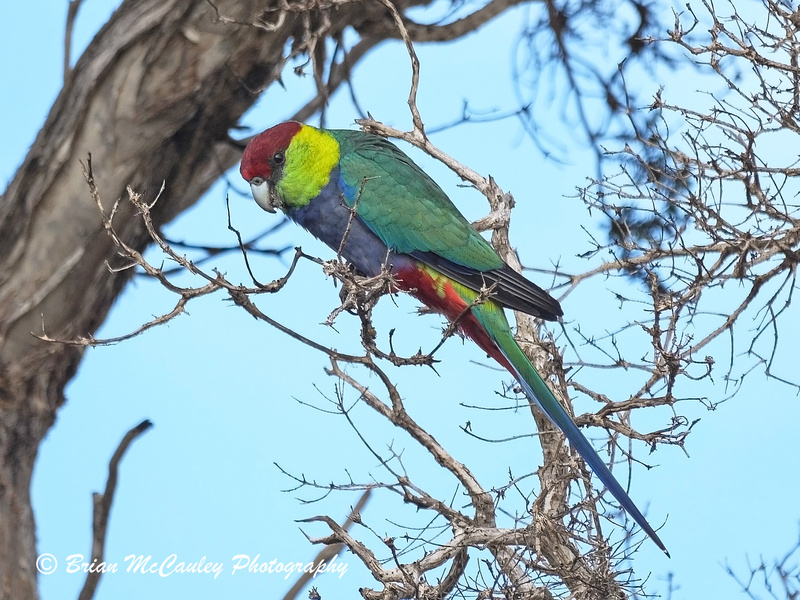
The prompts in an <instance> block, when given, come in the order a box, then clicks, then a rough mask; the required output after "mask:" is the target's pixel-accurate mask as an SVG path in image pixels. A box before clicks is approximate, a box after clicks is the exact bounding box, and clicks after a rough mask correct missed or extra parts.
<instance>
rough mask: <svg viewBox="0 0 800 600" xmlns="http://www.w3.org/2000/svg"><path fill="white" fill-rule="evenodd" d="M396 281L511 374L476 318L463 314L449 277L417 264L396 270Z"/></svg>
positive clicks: (402, 288) (464, 306)
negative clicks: (455, 321) (443, 317)
mask: <svg viewBox="0 0 800 600" xmlns="http://www.w3.org/2000/svg"><path fill="white" fill-rule="evenodd" d="M395 278H396V279H397V283H398V286H399V287H400V289H401V290H403V291H405V292H408V293H410V294H411V295H412V296H414V297H415V298H417V299H418V300H419V301H420V302H422V303H423V304H424V305H425V306H427V307H428V308H430V309H431V310H434V311H436V312H438V313H441V314H442V315H444V316H445V317H446V318H447V320H448V321H451V322H452V321H454V320H456V319H458V328H459V330H460V331H461V332H462V333H463V334H465V335H466V336H468V337H469V338H471V339H472V340H473V341H474V342H475V343H476V344H477V345H478V346H480V348H481V349H482V350H483V351H484V352H486V353H487V354H488V355H489V356H491V357H492V358H494V359H495V360H496V361H497V362H499V363H500V364H501V365H503V366H504V367H505V368H506V369H508V370H509V371H512V369H511V365H510V364H509V363H508V360H507V359H506V357H505V356H504V355H503V354H502V353H501V352H500V349H499V348H498V347H497V344H495V343H494V341H493V340H492V339H491V338H490V337H489V335H488V334H487V333H486V330H485V329H484V328H483V326H482V325H481V324H480V323H479V322H478V319H476V318H475V315H473V314H472V312H465V311H466V309H467V306H468V304H467V302H466V301H465V300H464V298H462V297H461V296H460V295H459V294H458V292H457V291H456V290H455V289H454V288H453V285H452V281H451V280H450V278H449V277H447V276H446V275H443V274H441V273H439V272H438V271H435V270H434V269H431V268H430V267H427V266H425V265H422V264H420V263H417V265H416V267H413V268H405V269H401V270H398V271H397V272H396V273H395ZM512 372H513V371H512Z"/></svg>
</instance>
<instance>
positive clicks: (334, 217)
mask: <svg viewBox="0 0 800 600" xmlns="http://www.w3.org/2000/svg"><path fill="white" fill-rule="evenodd" d="M341 185H342V182H341V179H340V177H339V169H338V168H337V169H334V170H333V172H332V173H331V178H330V181H329V182H328V184H327V185H326V186H325V187H324V188H322V191H321V192H320V194H319V196H317V197H316V198H314V199H313V200H311V202H309V203H308V204H306V205H305V206H302V207H300V208H291V209H290V210H289V211H287V214H288V216H289V218H291V219H292V220H294V221H295V222H296V223H298V224H299V225H301V226H302V227H303V228H305V229H306V230H308V232H309V233H311V235H313V236H314V237H316V238H317V239H318V240H320V241H322V242H324V243H325V244H326V245H327V246H328V247H330V248H331V249H332V250H333V251H334V252H338V251H339V248H340V246H341V243H342V238H343V237H344V236H345V232H347V238H346V240H345V244H344V247H343V249H342V253H341V255H342V256H343V257H344V259H345V260H347V261H348V262H350V263H352V264H353V266H355V267H356V269H358V270H359V271H361V272H362V273H363V274H364V275H367V276H369V277H372V276H375V275H377V274H378V273H380V271H381V267H382V266H383V265H384V264H386V265H393V266H394V267H395V268H397V267H399V266H401V265H400V264H398V263H405V262H406V261H408V260H410V257H407V256H398V255H396V254H395V253H394V252H390V251H389V248H388V247H387V246H386V244H384V243H383V242H382V241H381V239H380V238H379V237H378V236H377V235H375V234H374V233H373V232H372V231H371V230H370V229H369V228H368V227H367V226H366V225H365V224H364V222H363V221H362V220H361V219H360V218H359V217H357V216H354V215H353V213H352V211H351V209H350V208H349V207H348V206H347V205H346V204H345V201H344V196H343V191H344V190H342V188H341ZM348 224H349V229H348Z"/></svg>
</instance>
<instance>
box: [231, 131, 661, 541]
mask: <svg viewBox="0 0 800 600" xmlns="http://www.w3.org/2000/svg"><path fill="white" fill-rule="evenodd" d="M240 173H241V175H242V177H243V178H244V179H245V181H247V182H248V183H249V184H250V190H251V192H252V195H253V199H254V200H255V202H256V203H257V204H258V206H260V207H261V208H262V209H264V210H265V211H267V212H270V213H274V212H275V211H276V209H280V210H281V211H282V212H283V213H285V214H286V216H287V217H289V219H291V220H293V221H294V222H295V223H297V224H299V225H300V226H301V227H303V228H304V229H306V230H307V231H308V232H309V233H311V234H312V235H313V236H315V237H316V238H317V239H319V240H321V241H322V242H324V243H325V244H326V245H327V246H329V247H330V248H331V249H333V250H334V251H335V252H337V253H340V255H341V256H342V257H343V258H344V259H345V260H346V261H347V262H349V263H350V264H352V265H353V267H354V268H355V269H356V270H357V271H358V272H359V273H360V274H362V275H364V276H367V277H373V276H376V275H378V274H380V273H381V272H382V269H384V268H388V269H389V271H390V272H391V274H392V276H393V278H394V279H395V281H396V285H397V287H398V288H399V289H400V290H402V291H405V292H408V293H410V294H411V295H413V296H414V297H415V298H416V299H417V300H419V301H420V302H422V304H423V305H425V306H426V307H427V308H428V309H430V310H431V311H433V312H438V313H440V314H442V315H443V316H444V317H445V318H447V319H448V320H449V321H450V322H452V321H454V320H457V323H456V325H457V327H458V329H459V330H460V332H461V333H462V334H463V335H465V336H466V337H468V338H470V339H472V340H473V341H474V342H475V343H476V344H477V345H478V346H479V347H480V348H481V349H482V350H483V351H484V352H485V353H486V354H487V355H488V356H490V357H491V358H493V359H494V360H495V361H497V362H498V363H499V364H500V365H502V366H503V367H504V368H505V369H507V370H508V371H509V372H510V373H511V374H512V375H513V376H514V378H515V379H516V380H517V381H518V382H519V385H520V386H521V388H522V390H523V391H524V392H525V395H526V396H527V397H528V398H529V400H530V401H531V402H533V403H534V404H535V406H537V407H538V408H539V410H541V412H542V413H543V414H544V415H545V416H546V417H547V418H548V419H549V420H550V421H551V422H552V423H553V424H554V425H555V426H556V427H557V428H558V429H559V430H560V431H561V432H562V433H563V434H564V435H565V436H566V438H567V439H568V440H569V442H570V444H571V446H572V447H573V448H574V449H575V450H576V451H577V452H578V453H579V454H580V455H581V457H583V459H584V460H585V461H586V463H587V464H588V465H589V467H590V468H591V469H592V471H593V472H594V473H595V475H596V476H597V477H598V478H599V479H600V481H601V482H602V483H603V484H604V485H605V486H606V488H607V489H608V490H609V491H610V492H611V494H612V495H613V496H614V498H616V500H617V501H618V502H619V504H620V505H621V506H622V508H623V509H624V510H625V511H626V512H627V513H628V514H629V515H630V516H631V517H632V518H633V520H634V521H635V522H636V523H637V524H638V525H639V526H640V527H641V528H642V530H644V531H645V532H646V533H647V535H648V536H649V537H650V538H651V539H652V540H653V542H655V544H656V545H657V546H658V547H659V548H660V549H661V550H662V551H663V552H664V553H665V554H666V555H667V556H669V552H668V551H667V548H666V546H665V545H664V543H663V542H662V541H661V539H660V538H659V537H658V534H657V533H656V532H655V530H654V529H653V528H652V527H651V526H650V524H649V523H648V522H647V519H645V517H644V515H642V513H641V512H640V511H639V509H638V508H637V507H636V505H635V504H634V503H633V501H632V500H631V498H630V497H629V496H628V493H627V492H626V491H625V489H624V488H623V487H622V486H621V485H620V484H619V482H618V481H617V480H616V478H615V477H614V475H613V474H612V473H611V471H610V470H609V468H608V467H607V466H606V464H605V462H603V460H602V459H601V458H600V456H599V455H598V454H597V452H595V450H594V447H593V446H592V445H591V443H590V442H589V441H588V440H587V439H586V437H585V436H584V435H583V433H582V432H581V430H580V429H579V428H578V426H577V425H575V423H574V422H573V421H572V419H571V417H570V416H569V414H568V413H567V411H566V410H565V409H564V407H563V406H562V405H561V404H560V403H559V401H558V400H557V399H556V397H555V395H554V394H553V392H551V391H550V388H549V387H548V386H547V384H546V383H545V381H544V379H543V378H542V377H541V375H539V373H538V372H537V370H536V369H535V367H534V366H533V365H532V364H531V362H530V360H529V359H528V358H527V356H526V355H525V354H524V352H523V351H522V349H521V348H520V347H519V345H518V344H517V342H516V341H515V339H514V335H513V333H512V331H511V327H510V326H509V324H508V321H507V319H506V316H505V313H504V307H507V308H510V309H513V310H517V311H521V312H523V313H526V314H529V315H532V316H534V317H538V318H540V319H544V320H548V321H556V320H559V319H560V318H561V317H562V316H563V314H564V313H563V310H562V308H561V305H560V304H559V302H558V301H557V300H556V299H554V298H553V297H552V296H551V295H550V294H549V293H548V292H546V291H545V290H544V289H542V288H541V287H539V286H537V285H536V284H534V283H533V282H531V281H530V280H528V279H527V278H526V277H524V276H522V275H521V274H519V273H518V272H517V271H515V270H514V269H512V268H511V267H510V266H509V265H507V264H506V263H505V261H503V259H502V258H501V257H500V256H499V255H498V254H497V252H496V251H495V250H494V249H493V248H492V246H491V245H490V244H489V243H488V242H487V241H486V240H485V239H484V238H483V237H482V236H481V235H480V234H479V233H478V232H477V230H475V229H474V228H473V227H472V226H471V225H470V223H469V222H468V221H467V220H466V219H465V218H464V216H463V215H462V214H461V212H460V211H459V210H458V208H456V206H455V205H454V204H453V202H452V201H451V200H450V199H449V198H448V197H447V195H446V194H445V192H444V191H443V190H442V189H441V188H440V187H439V185H437V184H436V182H434V180H433V179H432V178H431V177H429V176H428V175H427V174H426V173H425V172H424V171H423V170H422V169H421V168H420V167H419V166H417V165H416V164H415V163H414V162H413V161H412V160H411V158H409V157H408V156H407V155H406V154H405V153H404V152H402V151H401V150H400V149H399V148H398V147H397V146H395V145H394V144H392V143H391V142H389V141H388V140H386V139H385V138H383V137H381V136H378V135H374V134H371V133H366V132H363V131H358V130H348V129H319V128H316V127H313V126H310V125H306V124H303V123H299V122H296V121H288V122H285V123H281V124H278V125H275V126H274V127H272V128H270V129H267V130H266V131H264V132H262V133H260V134H258V135H256V136H255V137H253V139H252V140H251V141H250V142H249V143H248V144H247V147H246V148H245V150H244V152H243V154H242V160H241V166H240ZM487 290H489V291H488V294H487ZM487 296H488V298H487ZM479 297H480V299H481V300H484V301H482V302H479V303H476V300H478V299H479Z"/></svg>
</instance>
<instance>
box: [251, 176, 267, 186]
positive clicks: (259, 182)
mask: <svg viewBox="0 0 800 600" xmlns="http://www.w3.org/2000/svg"><path fill="white" fill-rule="evenodd" d="M263 183H264V180H263V179H262V178H261V177H253V178H252V179H251V180H250V185H256V186H258V185H262V184H263Z"/></svg>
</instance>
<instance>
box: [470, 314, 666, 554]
mask: <svg viewBox="0 0 800 600" xmlns="http://www.w3.org/2000/svg"><path fill="white" fill-rule="evenodd" d="M472 313H473V314H474V315H475V317H476V318H477V320H478V321H479V322H480V324H481V325H482V326H483V329H484V332H485V333H484V334H483V336H478V337H483V338H484V339H483V340H479V339H475V341H476V342H477V343H478V345H480V346H481V347H482V348H483V349H484V350H486V351H487V352H488V353H489V355H490V356H493V358H495V359H496V360H498V361H499V362H500V363H501V364H503V366H505V367H506V368H508V369H509V371H510V372H511V373H512V374H513V375H514V376H515V377H516V379H517V381H519V383H520V385H521V386H522V388H523V390H525V395H526V396H528V398H530V399H531V400H532V401H533V402H534V403H535V404H536V406H537V407H538V408H539V410H541V411H542V412H543V413H544V414H545V416H546V417H547V418H548V419H549V420H550V421H551V422H552V423H553V424H554V425H555V426H556V427H558V428H559V429H560V430H561V431H562V433H563V434H564V435H565V436H567V439H568V440H569V443H570V444H571V445H572V447H573V448H575V449H576V450H577V451H578V453H579V454H580V455H581V456H582V457H583V459H584V460H585V461H586V463H587V464H588V465H589V467H590V468H591V469H592V471H593V472H594V474H595V475H597V477H598V478H599V479H600V481H602V482H603V484H604V485H605V486H606V488H608V490H609V491H610V492H611V494H612V495H613V496H614V498H616V499H617V502H619V503H620V505H621V506H622V508H623V509H625V511H626V512H627V513H628V514H629V515H630V516H631V517H633V520H634V521H636V523H638V525H639V527H641V528H642V529H643V530H644V531H645V533H647V535H649V536H650V538H651V539H652V540H653V541H654V542H655V544H656V545H657V546H658V547H659V548H661V550H662V551H663V552H664V553H665V554H666V555H667V556H669V552H668V551H667V548H666V546H664V543H663V542H662V541H661V539H660V538H659V537H658V534H657V533H656V532H655V530H653V528H652V527H651V526H650V524H649V523H648V522H647V519H645V517H644V515H643V514H642V513H641V512H640V511H639V509H638V508H636V505H635V504H634V503H633V500H631V499H630V496H628V493H627V492H626V491H625V490H624V489H623V487H622V486H621V485H620V484H619V482H618V481H617V480H616V478H615V477H614V475H613V474H612V473H611V471H609V469H608V467H607V466H606V463H605V462H603V460H602V459H601V458H600V456H599V455H598V454H597V452H595V450H594V447H593V446H592V445H591V444H590V443H589V440H587V439H586V437H584V435H583V433H581V430H580V429H578V427H577V425H575V423H574V422H573V421H572V419H571V418H570V416H569V414H567V411H566V410H564V407H563V406H561V403H560V402H559V401H558V400H556V397H555V396H554V395H553V392H551V391H550V388H548V387H547V384H546V383H545V382H544V380H543V379H542V377H541V375H539V373H538V372H537V371H536V369H535V368H534V366H533V365H532V364H531V362H530V360H528V357H527V356H525V353H524V352H523V351H522V349H521V348H520V347H519V345H517V342H516V341H515V340H514V336H513V334H512V333H511V329H510V328H509V327H508V322H507V321H506V319H505V315H503V311H502V308H500V307H499V306H497V305H496V304H495V303H493V302H491V301H490V302H487V303H486V304H483V305H481V306H480V307H475V308H473V310H472ZM467 333H468V335H470V337H473V336H472V334H471V332H467ZM486 333H488V337H489V338H491V340H492V341H493V342H494V345H495V348H487V347H484V343H485V342H487V341H488V340H487V339H486V337H485V336H486ZM481 342H483V343H481ZM490 350H494V352H491V351H490ZM497 350H499V352H500V354H501V356H502V358H504V359H505V360H500V357H498V356H497V355H496V354H497Z"/></svg>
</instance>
